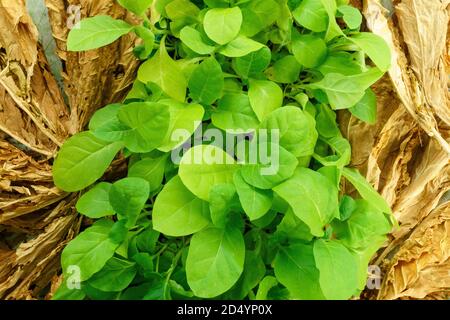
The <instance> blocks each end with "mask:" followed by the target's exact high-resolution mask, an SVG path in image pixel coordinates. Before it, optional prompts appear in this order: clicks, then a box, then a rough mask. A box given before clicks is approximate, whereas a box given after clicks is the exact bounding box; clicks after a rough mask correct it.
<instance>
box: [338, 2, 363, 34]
mask: <svg viewBox="0 0 450 320" xmlns="http://www.w3.org/2000/svg"><path fill="white" fill-rule="evenodd" d="M338 11H339V12H340V13H342V15H343V17H342V18H343V19H344V22H345V24H346V25H347V26H348V27H349V28H350V29H358V28H359V26H360V25H361V23H362V15H361V12H360V11H359V10H358V9H356V8H355V7H352V6H348V5H343V6H339V7H338Z"/></svg>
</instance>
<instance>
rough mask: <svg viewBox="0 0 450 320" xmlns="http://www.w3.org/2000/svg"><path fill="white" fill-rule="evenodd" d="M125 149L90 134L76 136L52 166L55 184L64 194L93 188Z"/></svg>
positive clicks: (70, 140)
mask: <svg viewBox="0 0 450 320" xmlns="http://www.w3.org/2000/svg"><path fill="white" fill-rule="evenodd" d="M122 148H123V143H122V142H114V143H109V142H106V141H103V140H100V139H97V138H96V137H94V136H93V135H92V133H90V132H82V133H78V134H76V135H74V136H73V137H71V138H69V140H67V141H66V142H65V144H64V145H63V146H62V147H61V149H60V150H59V152H58V156H57V157H56V160H55V162H54V164H53V180H54V182H55V184H56V186H57V187H58V188H60V189H62V190H64V191H68V192H75V191H80V190H82V189H84V188H86V187H88V186H89V185H91V184H93V183H94V182H95V181H96V180H97V179H99V178H101V176H102V175H103V174H104V173H105V171H106V169H107V168H108V166H109V165H110V164H111V162H112V160H113V159H114V157H115V156H116V154H117V152H119V150H120V149H122Z"/></svg>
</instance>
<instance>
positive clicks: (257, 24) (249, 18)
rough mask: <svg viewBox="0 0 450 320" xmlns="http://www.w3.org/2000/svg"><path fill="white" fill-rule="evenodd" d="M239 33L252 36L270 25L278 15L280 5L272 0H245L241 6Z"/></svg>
mask: <svg viewBox="0 0 450 320" xmlns="http://www.w3.org/2000/svg"><path fill="white" fill-rule="evenodd" d="M242 16H243V21H242V29H241V34H242V35H244V36H247V37H253V36H254V35H256V34H257V33H259V32H260V31H262V30H263V29H264V28H266V27H268V26H270V25H272V24H273V23H274V22H275V21H276V20H277V19H278V17H279V16H280V5H279V4H278V3H277V2H276V1H274V0H253V1H247V3H245V4H244V5H243V6H242Z"/></svg>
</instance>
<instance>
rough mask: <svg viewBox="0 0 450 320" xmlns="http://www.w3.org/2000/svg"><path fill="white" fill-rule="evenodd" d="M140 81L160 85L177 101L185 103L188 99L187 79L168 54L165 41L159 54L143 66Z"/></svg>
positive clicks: (140, 71) (139, 75)
mask: <svg viewBox="0 0 450 320" xmlns="http://www.w3.org/2000/svg"><path fill="white" fill-rule="evenodd" d="M138 79H139V81H142V82H144V83H147V82H151V83H154V84H156V85H158V86H159V87H160V88H161V89H162V90H163V91H164V92H165V93H166V94H167V95H168V96H169V97H171V98H173V99H175V100H178V101H181V102H184V100H185V98H186V88H187V81H186V78H185V76H184V74H183V72H182V71H181V69H180V67H179V65H178V64H177V63H176V62H175V61H174V60H172V58H171V57H170V56H169V55H168V54H167V51H166V46H165V43H164V41H161V46H160V48H159V50H158V52H156V54H155V55H154V56H153V57H152V58H151V59H149V60H147V61H146V62H144V63H143V64H142V65H141V67H140V68H139V71H138Z"/></svg>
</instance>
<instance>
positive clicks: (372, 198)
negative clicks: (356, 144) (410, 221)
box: [342, 168, 392, 213]
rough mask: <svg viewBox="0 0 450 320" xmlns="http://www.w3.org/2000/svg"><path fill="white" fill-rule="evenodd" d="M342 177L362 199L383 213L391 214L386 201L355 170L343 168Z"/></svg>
mask: <svg viewBox="0 0 450 320" xmlns="http://www.w3.org/2000/svg"><path fill="white" fill-rule="evenodd" d="M342 174H343V175H344V177H345V178H346V179H347V180H348V181H350V183H351V184H352V185H353V186H354V187H355V188H356V190H358V192H359V194H360V195H361V197H363V199H365V200H367V201H368V202H369V203H370V204H371V205H372V206H374V207H375V208H377V209H378V210H380V211H382V212H384V213H392V210H391V208H390V207H389V205H388V204H387V202H386V200H384V198H383V197H382V196H381V195H380V194H379V193H378V192H377V191H375V189H374V188H373V187H372V186H371V185H370V183H369V182H367V180H366V179H365V178H364V177H363V176H362V175H361V174H360V173H359V171H358V170H356V169H350V168H344V170H343V171H342Z"/></svg>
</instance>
